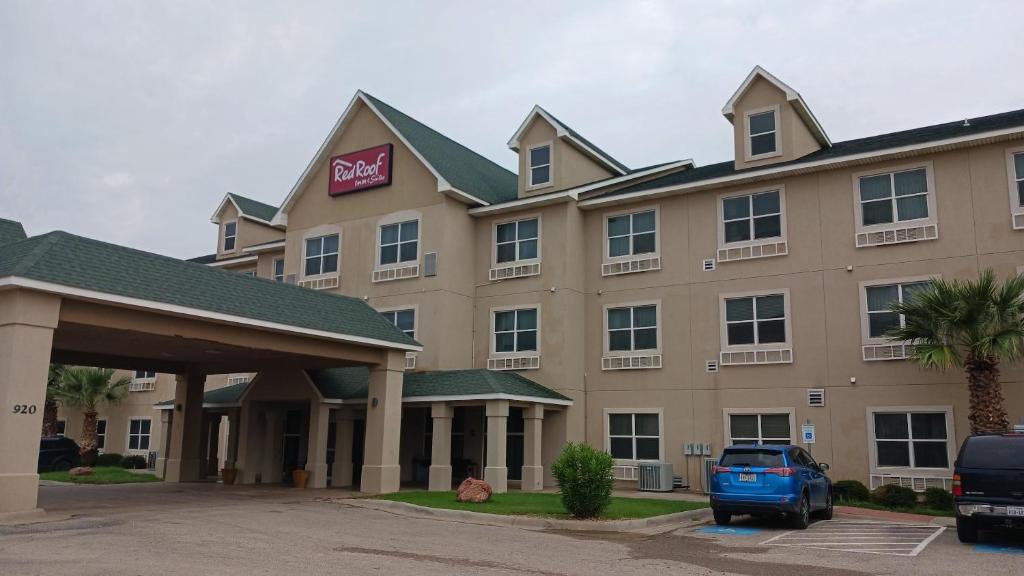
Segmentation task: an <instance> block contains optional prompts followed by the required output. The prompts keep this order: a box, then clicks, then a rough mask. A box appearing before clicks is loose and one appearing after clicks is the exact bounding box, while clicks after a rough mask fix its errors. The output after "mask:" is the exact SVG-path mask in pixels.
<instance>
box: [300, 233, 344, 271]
mask: <svg viewBox="0 0 1024 576" xmlns="http://www.w3.org/2000/svg"><path fill="white" fill-rule="evenodd" d="M333 234H337V235H338V269H337V270H335V271H334V272H327V273H325V274H310V275H307V274H306V240H310V239H312V238H320V237H322V236H331V235H333ZM343 242H344V237H343V236H342V234H341V228H340V227H338V226H317V227H316V228H311V229H309V230H307V231H306V233H305V234H303V235H302V260H301V264H300V265H299V278H300V279H302V280H319V279H321V278H337V277H339V276H341V251H342V246H343Z"/></svg>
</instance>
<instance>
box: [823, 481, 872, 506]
mask: <svg viewBox="0 0 1024 576" xmlns="http://www.w3.org/2000/svg"><path fill="white" fill-rule="evenodd" d="M832 493H833V494H834V495H835V499H836V501H837V502H867V501H868V500H870V499H871V492H869V491H868V487H867V486H865V485H864V483H862V482H859V481H857V480H840V481H838V482H836V483H835V484H833V485H832Z"/></svg>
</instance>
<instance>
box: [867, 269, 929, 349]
mask: <svg viewBox="0 0 1024 576" xmlns="http://www.w3.org/2000/svg"><path fill="white" fill-rule="evenodd" d="M929 284H930V283H929V282H928V281H927V280H925V281H917V282H898V283H894V284H876V285H870V286H865V287H864V299H865V314H867V322H866V324H867V334H866V336H867V338H868V339H869V340H879V339H881V340H885V339H886V334H887V333H888V332H889V331H890V330H892V329H894V328H902V327H903V326H904V325H905V324H906V319H905V318H904V317H903V315H902V314H898V313H896V312H893V311H892V310H891V308H892V305H893V304H896V303H901V302H906V301H907V300H908V299H909V298H910V296H911V295H913V293H914V291H915V290H921V289H922V288H927V287H928V286H929Z"/></svg>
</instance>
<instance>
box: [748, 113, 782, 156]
mask: <svg viewBox="0 0 1024 576" xmlns="http://www.w3.org/2000/svg"><path fill="white" fill-rule="evenodd" d="M777 124H778V117H777V109H776V108H772V109H771V110H765V111H761V112H754V113H750V114H747V138H748V140H747V156H748V158H758V157H760V156H768V155H774V154H775V153H777V152H778V151H779V138H778V135H779V131H778V126H777Z"/></svg>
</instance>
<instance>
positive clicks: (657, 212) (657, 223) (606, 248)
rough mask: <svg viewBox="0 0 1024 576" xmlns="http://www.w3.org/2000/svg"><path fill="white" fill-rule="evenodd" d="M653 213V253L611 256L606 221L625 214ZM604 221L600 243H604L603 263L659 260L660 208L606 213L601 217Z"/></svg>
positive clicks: (652, 206) (647, 207)
mask: <svg viewBox="0 0 1024 576" xmlns="http://www.w3.org/2000/svg"><path fill="white" fill-rule="evenodd" d="M652 210H653V211H654V252H644V253H643V254H632V253H630V254H626V255H623V256H612V255H611V254H610V252H609V242H608V240H609V237H608V221H609V220H611V219H612V218H614V217H616V216H623V215H625V214H640V213H643V212H650V211H652ZM602 218H603V219H604V236H603V238H602V239H601V241H602V242H603V243H604V248H602V253H603V254H604V262H605V263H609V262H622V261H625V260H643V259H647V258H660V257H661V206H660V205H658V204H654V205H651V206H641V207H637V208H629V209H627V210H616V211H614V212H606V213H604V214H603V215H602ZM629 234H630V237H632V236H633V227H632V222H631V223H630V233H629ZM629 249H630V252H632V250H633V243H632V241H630V246H629Z"/></svg>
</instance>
